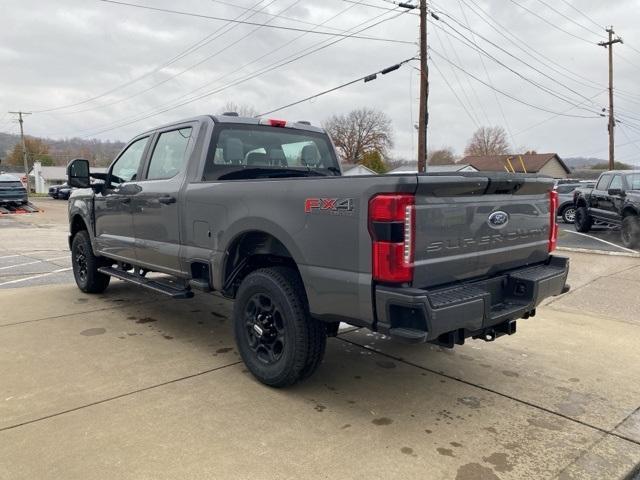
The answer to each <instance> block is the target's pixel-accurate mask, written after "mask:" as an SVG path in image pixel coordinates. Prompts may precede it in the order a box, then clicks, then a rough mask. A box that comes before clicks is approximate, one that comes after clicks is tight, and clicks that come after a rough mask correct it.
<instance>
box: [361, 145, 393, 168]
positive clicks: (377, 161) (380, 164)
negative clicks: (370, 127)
mask: <svg viewBox="0 0 640 480" xmlns="http://www.w3.org/2000/svg"><path fill="white" fill-rule="evenodd" d="M360 165H364V166H365V167H367V168H370V169H371V170H373V171H374V172H376V173H386V172H387V171H388V168H387V164H386V163H384V160H383V159H382V155H380V152H377V151H375V150H370V151H368V152H365V153H364V155H362V160H361V161H360Z"/></svg>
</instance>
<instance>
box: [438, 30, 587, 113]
mask: <svg viewBox="0 0 640 480" xmlns="http://www.w3.org/2000/svg"><path fill="white" fill-rule="evenodd" d="M442 23H443V24H444V25H446V26H448V27H449V28H451V29H452V30H453V31H454V32H456V33H457V34H458V35H459V36H460V37H462V38H463V39H464V40H466V43H465V41H463V40H461V39H460V38H458V37H456V36H455V35H452V36H453V38H455V39H456V40H458V41H460V42H462V43H463V44H465V45H467V46H468V47H469V48H471V49H472V50H476V51H479V52H481V53H482V54H484V55H485V56H487V57H488V58H490V59H491V60H493V61H494V62H496V63H497V64H499V65H501V66H502V67H504V68H505V69H507V70H509V71H510V72H511V73H513V74H514V75H516V76H518V77H519V78H521V79H522V80H524V81H525V82H527V83H530V84H531V85H533V86H535V87H536V88H538V89H540V90H541V91H543V92H546V93H548V94H549V95H551V96H553V97H555V98H557V99H559V100H562V101H563V102H565V103H568V104H569V105H572V106H574V107H577V108H581V109H582V110H586V111H588V112H590V113H594V112H593V111H592V110H589V109H587V108H584V107H579V106H578V104H576V103H574V101H572V100H570V99H568V98H567V97H565V96H563V95H562V94H559V93H558V92H556V91H554V90H553V89H551V88H549V87H546V86H544V85H542V84H540V83H538V82H536V81H534V80H531V79H530V78H528V77H526V76H524V75H523V74H522V73H520V72H519V71H517V70H515V69H513V68H511V67H509V66H508V65H506V64H505V63H503V62H502V61H500V60H498V59H497V58H496V57H494V56H493V55H491V54H490V53H488V52H487V51H486V50H484V49H483V48H482V47H479V46H478V45H474V44H473V43H472V42H471V40H469V39H468V38H467V37H466V36H465V35H463V34H461V33H460V32H459V31H458V30H457V29H455V28H454V27H452V26H451V25H450V24H449V23H447V22H444V21H442ZM435 25H436V26H437V27H439V28H443V27H440V25H439V23H436V24H435ZM443 31H444V32H445V33H447V34H448V35H451V33H450V32H448V31H446V30H444V28H443ZM481 38H482V37H481ZM490 43H492V42H490ZM497 48H499V49H501V50H503V49H502V48H501V47H497ZM505 53H507V54H509V55H511V56H512V57H514V58H516V59H517V60H519V61H522V60H521V59H519V58H518V57H515V56H514V55H512V54H510V53H509V52H507V51H505ZM522 62H523V63H525V64H526V65H527V66H530V65H528V64H527V63H526V62H524V61H522ZM530 67H531V66H530ZM531 68H533V69H534V70H536V71H538V70H537V69H536V68H535V67H531ZM542 74H543V76H547V75H546V74H544V73H542ZM549 78H551V77H549ZM551 79H552V80H553V78H551ZM556 83H559V84H560V85H563V84H561V83H560V82H557V81H556ZM563 86H564V85H563ZM567 88H568V87H567ZM576 93H577V94H578V95H579V96H581V97H583V98H585V99H588V97H585V96H584V95H582V94H580V93H578V92H576Z"/></svg>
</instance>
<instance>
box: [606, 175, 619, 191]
mask: <svg viewBox="0 0 640 480" xmlns="http://www.w3.org/2000/svg"><path fill="white" fill-rule="evenodd" d="M609 188H618V189H620V190H622V175H616V176H615V177H613V180H611V185H609Z"/></svg>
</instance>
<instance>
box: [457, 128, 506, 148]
mask: <svg viewBox="0 0 640 480" xmlns="http://www.w3.org/2000/svg"><path fill="white" fill-rule="evenodd" d="M510 150H511V149H510V148H509V142H508V141H507V132H505V130H504V128H502V127H480V128H479V129H478V130H476V131H475V132H474V134H473V136H472V137H471V140H469V143H468V144H467V148H465V150H464V154H465V155H507V154H509V153H511V151H510Z"/></svg>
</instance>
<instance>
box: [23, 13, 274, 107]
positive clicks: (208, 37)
mask: <svg viewBox="0 0 640 480" xmlns="http://www.w3.org/2000/svg"><path fill="white" fill-rule="evenodd" d="M263 1H264V0H259V1H258V2H256V3H255V4H254V5H253V7H252V8H254V7H257V6H258V5H260V4H261V3H262V2H263ZM263 8H264V7H263ZM243 15H244V13H241V14H240V15H238V16H237V17H235V18H234V20H235V19H240V18H241V17H242V16H243ZM248 18H250V17H248ZM229 25H230V22H227V23H225V24H224V25H222V26H221V27H220V28H217V29H216V30H214V31H213V32H212V33H210V34H208V35H206V36H205V37H203V38H201V39H200V40H198V41H197V42H195V43H193V44H191V45H189V46H188V47H187V48H186V49H185V50H183V51H181V52H180V53H178V54H177V55H174V56H173V57H171V58H170V59H169V60H167V61H165V62H164V63H162V64H160V65H158V66H156V67H154V68H153V69H151V70H149V71H148V72H145V73H143V74H142V75H139V76H137V77H135V78H132V79H131V80H128V81H126V82H124V83H121V84H120V85H116V86H115V87H113V88H111V89H109V90H107V91H105V92H102V93H101V94H99V95H95V96H93V97H91V98H87V99H85V100H82V101H79V102H75V103H70V104H66V105H59V106H57V107H51V108H44V109H37V110H33V111H34V112H35V113H46V112H53V111H57V110H63V109H67V108H72V107H77V106H80V105H85V104H87V103H90V102H93V101H95V100H98V99H100V98H104V97H106V96H107V95H109V94H111V93H114V92H116V91H118V90H121V89H123V88H126V87H128V86H129V85H133V84H134V83H136V82H138V81H140V80H143V79H145V78H147V77H149V76H151V75H153V74H155V73H158V72H160V71H161V70H163V69H164V68H166V67H168V66H170V65H172V64H173V63H175V62H177V61H178V60H180V59H182V58H184V57H186V56H187V55H190V54H191V53H193V52H195V51H197V50H199V49H200V48H202V47H204V46H205V45H208V44H209V43H211V42H212V41H213V40H216V39H217V38H219V37H220V36H222V35H224V34H225V33H227V32H229V31H230V30H226V31H224V32H222V33H220V35H217V34H218V33H219V32H221V31H222V30H224V29H225V28H226V27H228V26H229Z"/></svg>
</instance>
